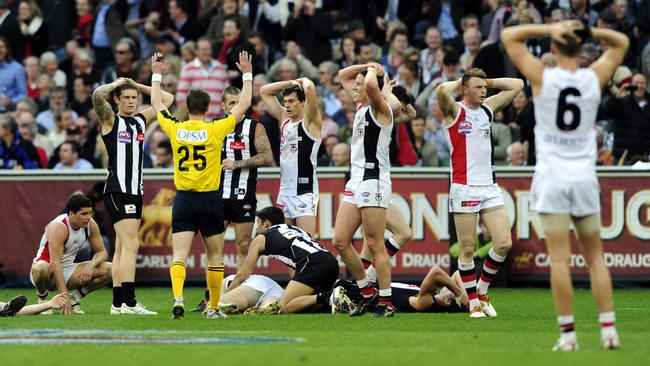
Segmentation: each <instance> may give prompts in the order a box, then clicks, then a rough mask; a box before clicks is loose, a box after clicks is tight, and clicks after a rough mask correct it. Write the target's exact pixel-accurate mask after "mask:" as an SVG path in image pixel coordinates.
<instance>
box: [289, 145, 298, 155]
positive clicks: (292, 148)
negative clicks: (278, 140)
mask: <svg viewBox="0 0 650 366" xmlns="http://www.w3.org/2000/svg"><path fill="white" fill-rule="evenodd" d="M289 151H291V152H292V153H295V152H297V151H298V144H291V146H289Z"/></svg>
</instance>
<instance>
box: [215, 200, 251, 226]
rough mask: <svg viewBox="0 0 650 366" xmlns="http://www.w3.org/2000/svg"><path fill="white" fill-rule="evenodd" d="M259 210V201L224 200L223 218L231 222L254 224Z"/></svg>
mask: <svg viewBox="0 0 650 366" xmlns="http://www.w3.org/2000/svg"><path fill="white" fill-rule="evenodd" d="M256 210H257V199H256V198H253V199H250V200H249V199H245V200H233V199H225V200H223V218H224V221H230V222H253V221H255V211H256Z"/></svg>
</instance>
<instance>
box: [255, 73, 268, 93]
mask: <svg viewBox="0 0 650 366" xmlns="http://www.w3.org/2000/svg"><path fill="white" fill-rule="evenodd" d="M268 83H269V78H267V77H266V75H265V74H257V75H255V76H254V77H253V98H255V97H259V96H260V88H261V87H262V86H263V85H266V84H268Z"/></svg>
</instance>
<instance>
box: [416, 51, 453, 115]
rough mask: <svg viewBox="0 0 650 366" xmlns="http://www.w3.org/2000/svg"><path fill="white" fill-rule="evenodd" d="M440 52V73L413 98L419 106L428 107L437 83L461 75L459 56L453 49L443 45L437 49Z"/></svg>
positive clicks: (434, 97)
mask: <svg viewBox="0 0 650 366" xmlns="http://www.w3.org/2000/svg"><path fill="white" fill-rule="evenodd" d="M438 53H442V54H443V56H442V73H441V74H440V76H439V77H437V78H436V79H434V80H433V81H431V83H429V85H427V87H426V88H424V90H422V92H420V94H419V95H418V97H417V99H416V100H415V104H416V105H418V106H420V108H424V109H427V110H428V109H430V107H431V105H432V104H433V102H434V101H435V100H436V88H437V87H438V85H440V84H442V83H444V82H446V81H451V80H456V79H458V78H459V77H461V76H462V75H461V72H462V70H461V68H460V57H459V56H458V53H457V52H456V50H455V49H453V48H452V47H450V46H444V47H443V48H442V49H440V50H438Z"/></svg>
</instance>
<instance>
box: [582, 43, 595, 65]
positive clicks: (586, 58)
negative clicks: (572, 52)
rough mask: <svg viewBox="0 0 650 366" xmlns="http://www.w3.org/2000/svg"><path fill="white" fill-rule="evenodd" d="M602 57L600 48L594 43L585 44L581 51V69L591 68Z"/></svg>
mask: <svg viewBox="0 0 650 366" xmlns="http://www.w3.org/2000/svg"><path fill="white" fill-rule="evenodd" d="M598 57H600V52H599V51H598V47H596V46H595V45H594V44H592V43H585V44H583V45H582V49H581V50H580V57H579V58H578V61H579V62H580V63H579V66H580V67H589V65H591V64H592V63H593V62H594V61H596V60H597V59H598Z"/></svg>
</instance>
